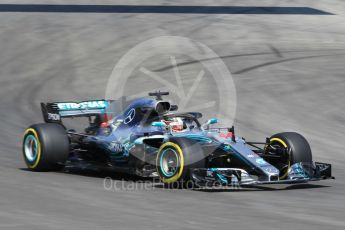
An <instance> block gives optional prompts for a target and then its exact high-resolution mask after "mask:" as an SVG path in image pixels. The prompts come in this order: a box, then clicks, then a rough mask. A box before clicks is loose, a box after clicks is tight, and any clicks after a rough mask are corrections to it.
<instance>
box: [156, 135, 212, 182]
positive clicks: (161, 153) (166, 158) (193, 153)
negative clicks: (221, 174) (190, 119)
mask: <svg viewBox="0 0 345 230" xmlns="http://www.w3.org/2000/svg"><path fill="white" fill-rule="evenodd" d="M205 162H206V161H205V155H204V152H203V150H202V148H201V146H200V144H199V143H198V142H196V141H194V140H190V139H187V138H181V137H180V138H170V139H169V140H168V141H167V142H165V143H163V144H162V145H161V146H160V148H159V150H158V153H157V158H156V166H157V173H158V175H159V177H160V179H161V181H162V182H163V183H164V184H165V185H166V186H168V187H170V188H182V187H183V188H191V187H192V186H194V183H193V181H192V180H191V169H193V168H205Z"/></svg>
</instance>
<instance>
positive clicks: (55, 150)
mask: <svg viewBox="0 0 345 230" xmlns="http://www.w3.org/2000/svg"><path fill="white" fill-rule="evenodd" d="M68 154H69V139H68V136H67V134H66V131H65V129H64V128H63V126H62V125H60V124H54V123H42V124H35V125H32V126H30V127H29V128H27V129H26V130H25V132H24V138H23V155H24V160H25V163H26V165H27V166H28V168H29V169H31V170H33V171H53V170H60V169H62V168H63V167H64V163H65V162H66V160H67V158H68Z"/></svg>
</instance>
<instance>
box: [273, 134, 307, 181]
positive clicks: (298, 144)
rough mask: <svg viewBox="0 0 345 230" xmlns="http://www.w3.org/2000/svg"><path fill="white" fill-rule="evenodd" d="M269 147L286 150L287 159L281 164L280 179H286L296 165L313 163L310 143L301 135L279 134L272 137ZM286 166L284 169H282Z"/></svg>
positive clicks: (284, 158)
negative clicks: (291, 168)
mask: <svg viewBox="0 0 345 230" xmlns="http://www.w3.org/2000/svg"><path fill="white" fill-rule="evenodd" d="M269 146H273V147H274V146H276V147H277V146H279V147H280V148H282V149H285V151H284V152H285V155H286V157H283V158H282V161H280V162H279V165H278V166H279V167H278V168H280V171H281V173H280V179H286V177H287V176H288V171H289V169H290V167H291V166H292V165H293V164H295V163H300V162H306V163H311V162H312V160H313V159H312V153H311V149H310V145H309V143H308V141H307V140H306V139H305V138H304V137H303V136H302V135H301V134H298V133H295V132H283V133H277V134H274V135H273V136H271V137H270V139H269ZM281 165H284V167H281Z"/></svg>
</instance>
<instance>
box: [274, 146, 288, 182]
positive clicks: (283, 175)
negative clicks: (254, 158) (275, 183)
mask: <svg viewBox="0 0 345 230" xmlns="http://www.w3.org/2000/svg"><path fill="white" fill-rule="evenodd" d="M283 143H284V144H283ZM270 146H271V148H273V149H284V151H287V149H288V148H287V145H286V144H285V142H281V141H275V140H273V141H271V143H270ZM290 166H291V162H290V156H289V154H287V155H286V157H284V158H283V159H282V162H281V166H280V167H279V168H278V169H279V171H280V173H279V179H280V180H282V179H285V178H286V177H287V176H288V173H289V169H290Z"/></svg>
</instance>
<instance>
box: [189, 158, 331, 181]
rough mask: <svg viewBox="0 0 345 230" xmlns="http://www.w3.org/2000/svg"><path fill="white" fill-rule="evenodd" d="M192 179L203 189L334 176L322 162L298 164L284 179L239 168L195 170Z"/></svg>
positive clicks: (192, 172) (310, 179) (311, 179)
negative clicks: (253, 173)
mask: <svg viewBox="0 0 345 230" xmlns="http://www.w3.org/2000/svg"><path fill="white" fill-rule="evenodd" d="M191 177H192V180H193V181H194V182H195V183H196V184H197V185H199V186H201V187H202V186H216V185H225V186H241V185H260V184H297V183H306V182H308V181H317V180H323V179H334V177H333V176H332V166H331V165H330V164H326V163H320V162H315V163H302V162H301V163H296V164H294V165H292V166H291V167H290V169H289V171H288V176H287V177H286V178H284V179H280V178H277V177H270V178H265V177H260V176H253V175H250V174H249V173H248V172H246V171H245V170H243V169H239V168H194V169H192V170H191Z"/></svg>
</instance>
